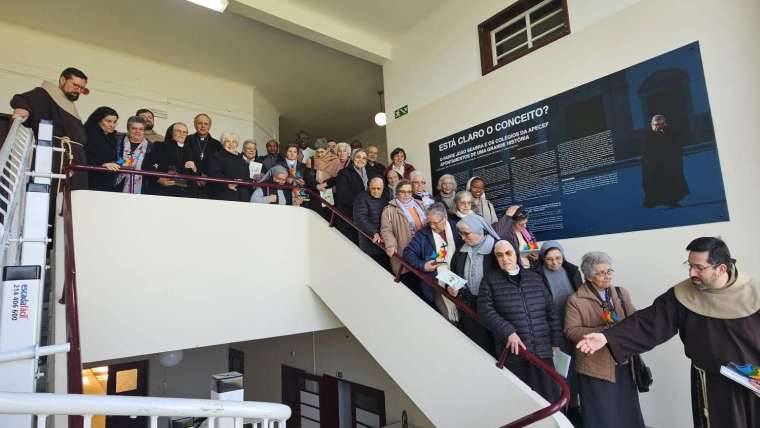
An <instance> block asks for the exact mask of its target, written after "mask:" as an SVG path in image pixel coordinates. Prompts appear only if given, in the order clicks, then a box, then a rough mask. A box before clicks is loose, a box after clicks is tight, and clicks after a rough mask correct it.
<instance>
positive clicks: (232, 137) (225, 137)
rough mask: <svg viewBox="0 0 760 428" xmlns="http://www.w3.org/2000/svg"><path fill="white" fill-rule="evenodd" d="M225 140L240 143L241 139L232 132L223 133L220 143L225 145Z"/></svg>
mask: <svg viewBox="0 0 760 428" xmlns="http://www.w3.org/2000/svg"><path fill="white" fill-rule="evenodd" d="M224 140H232V141H234V142H236V143H237V142H239V141H240V139H239V138H238V135H237V134H236V133H234V132H232V131H227V132H223V133H222V136H221V137H219V141H221V142H222V143H224Z"/></svg>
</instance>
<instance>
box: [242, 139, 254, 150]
mask: <svg viewBox="0 0 760 428" xmlns="http://www.w3.org/2000/svg"><path fill="white" fill-rule="evenodd" d="M251 144H253V147H256V141H254V140H245V141H243V148H245V146H250V145H251ZM256 149H257V151H258V147H256Z"/></svg>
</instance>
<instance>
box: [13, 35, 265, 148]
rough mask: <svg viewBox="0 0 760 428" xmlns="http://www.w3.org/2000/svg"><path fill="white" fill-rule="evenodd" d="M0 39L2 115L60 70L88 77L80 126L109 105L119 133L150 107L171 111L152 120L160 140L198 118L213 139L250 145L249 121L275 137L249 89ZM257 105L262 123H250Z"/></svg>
mask: <svg viewBox="0 0 760 428" xmlns="http://www.w3.org/2000/svg"><path fill="white" fill-rule="evenodd" d="M0 37H1V38H2V40H7V41H13V42H9V43H7V44H6V46H5V49H4V55H3V57H2V58H0V99H2V100H7V101H6V102H5V104H3V105H2V107H0V111H1V112H8V113H9V112H10V111H11V108H10V105H9V104H8V101H10V99H11V97H12V96H13V95H14V94H16V93H19V92H25V91H28V90H30V89H32V88H34V87H36V86H39V85H40V82H41V81H42V80H51V81H53V82H57V80H58V75H59V74H60V72H61V70H63V69H64V68H66V67H68V66H76V67H77V68H80V69H81V70H82V71H84V72H85V74H87V75H88V77H89V81H88V87H89V88H90V89H91V93H90V95H87V96H81V97H80V99H79V101H78V102H77V107H78V109H79V113H80V115H81V116H82V121H84V120H86V119H87V116H89V114H90V113H91V112H92V111H93V110H94V109H95V108H96V107H98V106H101V105H107V106H110V107H113V108H115V109H116V111H117V112H119V116H120V121H119V126H118V129H119V130H121V131H122V132H123V131H124V130H125V126H126V120H127V118H128V117H129V116H131V115H133V114H134V113H135V111H136V110H137V109H138V108H141V107H149V108H158V109H161V110H165V111H168V118H167V119H161V118H157V120H156V127H155V130H156V132H159V133H160V134H163V133H164V132H165V131H166V128H167V127H168V126H169V125H170V124H172V123H174V122H177V121H182V122H185V123H186V124H187V125H188V126H189V128H190V132H194V131H193V125H192V121H193V117H194V116H195V115H196V114H197V113H199V112H206V113H208V114H209V116H211V118H212V121H213V123H212V127H211V133H212V134H213V135H215V136H219V135H220V134H221V133H222V132H224V131H228V130H229V131H233V132H236V133H237V134H238V135H239V136H240V137H241V139H247V138H252V137H253V134H254V132H253V124H254V118H255V119H256V120H255V121H256V122H257V123H259V124H260V126H261V127H263V128H265V129H268V130H270V132H273V133H275V134H277V133H278V132H279V113H278V112H277V110H276V109H275V108H274V107H273V106H272V105H271V103H270V102H269V101H267V100H266V98H265V97H264V96H263V95H262V94H260V92H259V91H255V90H254V87H252V86H249V85H244V84H241V83H237V82H233V81H229V80H224V79H220V78H217V77H214V76H210V75H204V74H200V73H195V72H190V71H186V70H184V69H181V68H178V67H175V66H170V65H166V64H163V63H161V62H159V61H158V60H157V59H150V58H142V57H137V56H134V55H129V54H125V53H122V52H119V51H118V50H117V49H114V50H109V49H104V48H101V47H98V46H95V45H89V44H85V43H82V42H79V41H76V40H72V39H67V38H64V37H60V36H56V35H52V34H48V33H44V32H40V31H35V30H31V29H29V28H26V27H17V26H13V25H9V24H6V23H0ZM256 92H258V93H256ZM257 102H258V103H260V104H261V105H260V106H259V108H258V109H257V112H259V113H260V117H259V116H258V115H257V116H256V117H254V116H255V115H254V104H255V103H257Z"/></svg>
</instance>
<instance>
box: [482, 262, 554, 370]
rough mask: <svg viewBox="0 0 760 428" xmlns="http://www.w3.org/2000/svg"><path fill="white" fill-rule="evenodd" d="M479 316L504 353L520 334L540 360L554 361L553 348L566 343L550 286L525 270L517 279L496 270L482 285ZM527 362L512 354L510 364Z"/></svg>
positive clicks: (538, 276) (485, 277)
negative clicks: (514, 337)
mask: <svg viewBox="0 0 760 428" xmlns="http://www.w3.org/2000/svg"><path fill="white" fill-rule="evenodd" d="M478 316H479V318H480V320H481V322H482V323H483V325H485V326H486V328H488V329H489V330H490V331H491V332H492V333H493V334H494V338H495V339H496V346H497V348H496V349H497V351H498V352H499V353H501V350H502V349H504V344H505V343H506V342H507V337H508V336H509V335H511V334H512V333H515V332H516V333H517V335H518V336H520V340H522V342H523V343H524V344H525V346H526V347H527V348H528V351H530V352H532V353H534V354H536V355H537V356H538V357H540V358H552V356H553V353H552V347H553V346H555V347H559V346H560V344H561V343H562V340H563V337H562V328H561V326H560V320H559V317H558V316H557V313H556V311H555V310H554V304H553V303H552V296H551V293H550V292H549V287H548V286H547V285H546V282H545V281H544V279H543V277H542V276H541V275H539V274H537V273H535V272H533V271H531V270H527V269H521V270H520V273H519V274H518V275H516V276H513V277H511V276H509V275H508V274H507V273H506V272H504V271H502V270H501V269H499V270H493V271H491V272H488V273H486V275H485V276H484V277H483V280H482V281H481V283H480V292H479V294H478ZM519 361H523V358H522V357H519V356H517V355H515V354H512V353H510V354H509V356H508V357H507V363H515V362H519Z"/></svg>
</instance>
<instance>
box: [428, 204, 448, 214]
mask: <svg viewBox="0 0 760 428" xmlns="http://www.w3.org/2000/svg"><path fill="white" fill-rule="evenodd" d="M431 216H436V217H442V218H446V217H447V216H448V212H447V211H446V205H443V204H442V203H440V202H436V203H434V204H433V205H431V206H430V207H428V209H427V218H430V217H431Z"/></svg>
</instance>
